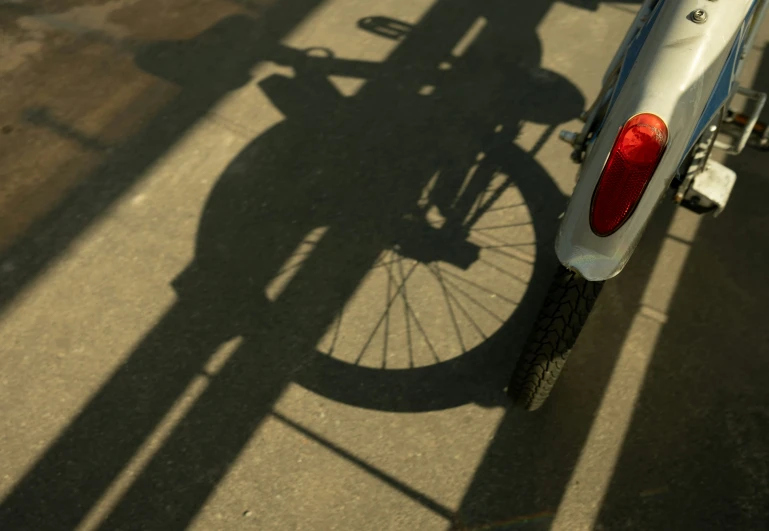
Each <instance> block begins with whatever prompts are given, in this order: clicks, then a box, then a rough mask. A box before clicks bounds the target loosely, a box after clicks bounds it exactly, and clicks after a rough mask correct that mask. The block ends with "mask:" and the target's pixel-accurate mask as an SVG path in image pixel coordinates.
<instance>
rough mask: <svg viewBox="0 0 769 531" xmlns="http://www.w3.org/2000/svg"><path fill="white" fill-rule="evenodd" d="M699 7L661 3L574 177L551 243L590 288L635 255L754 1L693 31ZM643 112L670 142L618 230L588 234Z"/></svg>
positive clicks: (713, 15)
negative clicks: (597, 202)
mask: <svg viewBox="0 0 769 531" xmlns="http://www.w3.org/2000/svg"><path fill="white" fill-rule="evenodd" d="M700 4H701V2H699V1H698V0H676V1H672V2H664V3H663V4H662V5H660V6H659V7H658V9H660V12H659V13H658V14H657V17H656V21H655V24H654V27H653V28H652V29H651V31H650V33H649V35H648V38H647V39H646V42H645V43H644V45H643V48H642V49H641V51H640V53H639V55H638V57H637V59H636V61H635V64H634V65H632V69H631V70H630V73H629V75H628V77H627V79H626V81H625V82H624V83H623V86H622V90H621V93H620V94H618V95H617V96H616V99H615V102H614V104H613V106H612V108H611V110H610V112H609V115H608V116H607V117H606V120H605V123H604V126H603V129H602V133H601V134H599V135H598V137H597V138H596V139H595V140H594V142H593V145H592V146H591V149H590V150H589V151H588V153H587V155H586V158H585V160H584V162H583V164H582V168H581V170H580V178H579V181H578V183H577V186H576V187H575V190H574V193H573V195H572V198H571V200H570V202H569V206H568V208H567V211H566V213H565V215H564V217H563V219H562V221H561V225H560V228H559V231H558V234H557V237H556V245H555V247H556V254H557V255H558V258H559V259H560V261H561V263H563V264H564V265H565V266H566V267H569V268H571V269H575V270H577V271H579V272H580V273H581V274H582V275H583V276H584V277H585V278H587V279H589V280H606V279H608V278H611V277H613V276H615V275H617V274H618V273H619V272H620V271H621V270H622V268H623V267H624V266H625V264H626V263H627V261H628V260H629V259H630V256H631V255H632V253H633V250H634V249H635V247H636V245H637V243H638V240H639V239H640V237H641V235H642V233H643V230H644V229H645V227H646V225H647V223H648V221H649V218H650V216H651V214H652V212H653V211H654V210H655V208H656V206H657V204H658V203H659V201H660V199H661V198H662V196H663V194H664V193H665V192H666V191H667V190H668V189H669V185H670V182H671V180H672V178H673V176H674V175H675V173H676V171H677V170H678V167H679V166H680V164H681V161H682V159H683V158H684V156H685V155H686V152H687V150H688V149H689V147H690V146H691V140H692V137H693V136H694V135H695V132H696V129H697V127H698V125H699V122H700V117H701V116H702V115H703V111H704V110H705V107H706V105H707V104H708V101H709V98H710V95H711V93H712V92H713V90H714V87H715V85H716V83H717V82H718V79H719V76H720V75H721V72H722V70H723V67H724V64H725V63H726V61H727V59H728V57H729V55H730V52H731V51H732V47H733V44H734V40H735V38H738V37H739V32H741V31H742V28H743V22H744V20H745V17H746V15H747V14H748V12H749V11H750V8H751V6H752V5H753V0H735V1H731V2H711V3H709V4H708V15H709V18H708V21H707V23H705V24H695V23H693V22H692V21H691V17H690V15H691V12H692V11H693V10H695V9H697V8H699V7H701V6H700ZM644 112H649V113H653V114H656V115H657V116H659V117H660V118H662V119H663V120H664V121H665V123H666V124H667V125H668V130H669V140H668V145H667V147H666V151H665V154H664V155H663V157H662V159H661V161H660V164H659V166H658V169H657V171H656V172H655V175H654V176H653V178H652V180H651V181H650V183H649V185H648V186H647V189H646V191H645V193H644V195H643V197H642V198H641V200H640V201H639V203H638V205H637V206H636V208H635V211H634V212H633V214H632V215H631V216H630V218H629V219H628V220H627V221H626V222H625V224H624V225H623V226H622V227H620V228H619V229H618V230H617V231H616V232H615V233H614V234H612V235H611V236H607V237H599V236H596V235H595V234H594V233H593V232H592V230H591V228H590V221H589V217H590V208H591V203H592V196H593V192H594V190H595V186H596V184H597V182H598V180H599V178H600V174H601V171H602V169H603V167H604V164H605V162H606V159H607V157H608V155H609V152H610V150H611V147H612V145H613V143H614V140H615V137H616V134H617V132H618V131H619V130H620V129H621V127H622V126H623V125H624V123H625V122H626V121H627V120H628V119H629V118H631V117H632V116H634V115H636V114H639V113H644Z"/></svg>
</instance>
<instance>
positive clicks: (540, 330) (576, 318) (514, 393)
mask: <svg viewBox="0 0 769 531" xmlns="http://www.w3.org/2000/svg"><path fill="white" fill-rule="evenodd" d="M602 287H603V282H590V281H588V280H585V279H584V278H582V277H581V276H580V275H579V274H577V273H574V272H572V271H569V270H568V269H566V268H565V267H563V266H559V267H558V271H557V272H556V274H555V277H554V278H553V282H552V284H551V285H550V289H549V290H548V293H547V298H546V299H545V303H544V304H543V305H542V308H541V309H540V311H539V315H538V316H537V322H536V323H535V324H534V328H533V329H532V332H531V334H530V335H529V338H528V340H527V341H526V344H525V345H524V348H523V354H522V355H521V357H520V358H519V359H518V363H517V365H516V367H515V371H514V372H513V376H512V378H511V380H510V385H509V387H508V391H507V392H508V394H509V395H510V397H511V398H512V399H513V400H514V401H515V403H516V404H517V405H519V406H521V407H523V408H524V409H526V410H528V411H534V410H535V409H538V408H539V407H540V406H541V405H542V404H543V403H544V402H545V399H546V398H547V397H548V395H550V391H551V390H552V389H553V385H555V381H556V379H557V378H558V375H559V374H560V373H561V370H562V369H563V366H564V364H565V363H566V359H567V358H568V356H569V352H571V348H572V347H573V346H574V342H575V341H576V340H577V337H578V336H579V333H580V331H581V330H582V327H583V326H584V325H585V322H586V321H587V317H588V315H589V314H590V310H592V309H593V305H594V304H595V301H596V300H597V299H598V294H599V293H600V292H601V288H602Z"/></svg>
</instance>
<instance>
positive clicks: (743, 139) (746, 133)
mask: <svg viewBox="0 0 769 531" xmlns="http://www.w3.org/2000/svg"><path fill="white" fill-rule="evenodd" d="M737 92H738V93H739V94H742V95H743V96H745V97H747V98H748V99H750V100H753V101H755V102H756V103H755V105H754V106H753V109H752V111H751V112H750V114H748V119H747V122H746V123H745V126H744V129H742V132H741V133H740V137H739V139H738V140H737V141H736V142H735V143H732V144H730V143H729V142H722V141H720V140H716V142H715V144H714V146H715V147H717V148H718V149H723V150H725V151H726V152H727V153H729V154H730V155H739V154H740V153H742V150H743V149H745V146H746V145H747V143H748V139H749V138H750V135H751V134H752V133H753V128H754V127H755V126H756V123H758V118H759V116H760V115H761V111H762V110H763V108H764V104H766V93H764V92H758V91H755V90H751V89H748V88H745V87H739V88H738V89H737Z"/></svg>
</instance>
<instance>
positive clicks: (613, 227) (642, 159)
mask: <svg viewBox="0 0 769 531" xmlns="http://www.w3.org/2000/svg"><path fill="white" fill-rule="evenodd" d="M667 141H668V128H667V126H666V125H665V122H663V121H662V119H661V118H660V117H658V116H655V115H654V114H648V113H645V114H638V115H636V116H634V117H633V118H631V119H630V120H628V121H627V123H625V125H624V126H623V127H622V130H620V132H619V135H617V140H615V142H614V146H613V147H612V149H611V152H610V153H609V158H608V159H607V161H606V165H604V168H603V171H602V172H601V177H600V179H599V180H598V184H597V185H596V187H595V193H594V194H593V204H592V205H591V210H590V228H591V229H592V230H593V232H594V233H595V234H597V235H598V236H609V235H610V234H613V233H614V232H615V231H617V229H619V228H620V227H621V226H622V225H623V224H624V223H625V221H627V219H628V218H629V217H630V215H631V214H632V213H633V210H635V207H636V206H637V205H638V202H639V201H640V200H641V196H642V195H643V193H644V190H646V186H647V185H648V184H649V181H650V180H651V178H652V176H653V175H654V172H655V171H656V169H657V165H658V164H659V162H660V159H661V158H662V153H663V152H664V151H665V146H666V145H667Z"/></svg>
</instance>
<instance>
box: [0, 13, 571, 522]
mask: <svg viewBox="0 0 769 531" xmlns="http://www.w3.org/2000/svg"><path fill="white" fill-rule="evenodd" d="M549 6H550V2H537V3H531V4H527V5H526V6H518V5H516V6H511V5H509V2H503V1H499V2H487V3H482V4H481V3H478V2H474V1H461V2H449V1H447V0H440V1H438V2H437V3H436V4H435V5H434V6H433V7H432V8H431V9H430V10H429V11H428V13H427V14H426V15H425V16H424V17H423V19H422V20H421V21H420V22H419V23H418V24H416V25H415V26H413V27H409V26H408V25H404V24H399V23H397V21H386V22H387V23H386V24H383V21H382V19H376V18H371V19H365V20H364V21H361V23H360V26H361V27H362V29H363V30H369V31H371V30H375V31H372V32H373V33H376V34H380V36H382V37H383V38H395V39H398V40H400V43H399V45H398V46H397V48H396V49H395V51H394V52H393V53H392V54H391V55H390V57H389V58H388V59H387V60H386V61H385V62H384V63H382V64H378V63H375V64H372V63H365V62H356V61H346V60H340V59H336V58H334V57H333V55H331V54H329V53H327V52H324V53H320V54H318V53H312V54H306V53H302V52H301V51H297V50H292V49H290V48H287V47H285V46H282V45H280V44H278V43H277V41H274V40H272V41H271V40H269V39H267V40H264V39H262V38H261V37H260V35H261V33H260V32H261V31H264V30H263V28H260V27H259V26H255V25H254V23H253V21H252V20H251V19H249V18H247V17H240V16H238V17H232V18H229V19H226V20H224V21H222V22H221V23H219V24H218V25H217V26H216V27H214V28H212V29H211V30H209V31H207V32H206V33H204V34H203V35H201V36H199V37H198V38H196V39H192V40H191V41H185V42H168V43H156V44H155V45H151V46H147V47H146V48H144V49H143V50H142V51H141V52H140V53H139V56H138V57H137V63H138V64H139V65H141V66H142V68H144V69H145V70H146V71H148V72H150V73H153V74H155V75H160V76H163V77H166V78H167V79H170V80H172V81H174V82H176V83H179V84H180V85H182V86H185V87H186V86H193V85H194V84H195V83H196V81H197V80H198V78H199V77H198V76H200V75H201V73H204V75H205V76H207V77H208V78H209V81H208V82H207V83H206V85H204V87H202V88H197V89H196V90H197V91H198V93H200V91H209V93H208V94H207V96H206V101H208V100H212V99H215V97H219V96H221V95H222V94H223V93H226V92H227V91H229V90H232V88H233V87H235V86H239V85H242V84H243V83H246V82H248V71H249V68H250V67H251V66H252V65H253V63H254V62H255V61H256V60H258V59H263V58H265V57H269V58H270V59H271V60H274V61H275V62H278V63H283V64H288V65H290V66H292V67H293V68H294V70H295V73H296V75H295V77H294V78H289V77H286V76H282V75H277V74H276V75H272V76H270V77H267V78H266V79H263V80H261V81H260V83H259V84H260V87H261V89H262V90H264V91H265V92H266V93H267V95H268V96H269V97H270V99H271V100H272V102H273V103H274V105H275V106H276V107H277V108H278V109H279V110H280V111H281V112H282V113H283V114H284V115H285V116H286V120H285V121H283V122H281V123H279V124H278V125H276V126H274V127H273V128H272V129H270V130H268V131H267V132H266V133H264V134H262V135H261V136H259V137H258V138H256V139H255V140H254V141H253V142H252V143H251V144H250V145H249V146H247V147H246V148H245V149H244V150H243V151H242V152H241V153H240V154H239V155H238V156H237V157H236V158H235V160H233V161H232V163H231V164H230V165H229V167H228V168H227V169H226V171H225V172H224V173H223V175H222V176H221V177H220V179H219V181H218V182H217V184H216V186H215V188H214V190H213V191H212V193H211V196H210V198H209V200H208V203H207V204H206V206H205V209H204V212H203V215H202V218H201V224H200V228H199V232H198V235H197V245H196V253H195V257H194V259H193V261H192V263H191V264H190V265H189V267H188V268H187V269H185V271H183V272H182V273H181V274H180V275H179V276H178V278H176V279H175V280H174V282H173V284H174V287H175V289H176V291H177V293H178V301H177V302H176V304H175V305H174V307H172V308H171V309H170V310H169V311H168V313H167V314H166V315H165V316H164V317H163V318H162V319H161V320H160V322H158V323H157V325H156V326H155V328H154V329H153V330H152V331H151V332H150V333H149V334H148V335H147V336H146V337H145V338H144V339H143V340H142V342H141V343H140V344H139V346H138V347H137V348H136V350H135V351H134V352H133V353H132V354H131V356H130V357H129V358H128V360H127V361H126V362H125V364H124V365H123V366H121V367H120V368H119V369H118V371H117V372H116V373H115V374H114V375H113V376H112V377H111V378H110V379H109V381H107V382H106V384H105V385H104V386H103V387H102V389H101V390H100V391H99V392H98V393H97V394H96V395H95V396H94V397H93V398H92V400H91V401H90V402H89V403H88V404H86V406H85V407H84V409H83V411H82V412H81V413H80V415H79V416H78V417H77V418H76V419H75V420H74V421H73V422H72V423H71V424H70V426H69V427H68V428H67V429H66V430H65V431H64V433H63V434H62V435H61V437H60V438H59V440H57V441H56V442H55V443H54V445H53V446H52V447H51V448H50V449H49V450H48V451H47V452H46V454H45V455H44V456H43V457H42V459H41V460H40V461H39V462H38V463H37V464H36V465H35V466H34V467H33V468H32V470H31V471H30V472H29V473H28V474H27V475H26V476H25V477H24V478H23V479H22V481H21V482H20V483H19V484H18V485H17V486H16V488H15V490H14V491H13V492H12V493H11V495H10V496H9V497H8V498H7V499H6V500H5V503H4V505H3V508H2V513H0V527H3V528H7V529H36V530H42V529H58V528H62V527H64V528H74V527H76V526H77V525H78V523H80V522H82V520H83V518H84V517H85V516H86V515H88V514H89V512H90V511H92V510H93V508H94V507H95V505H96V504H97V502H98V500H99V498H100V497H101V496H102V495H103V494H104V493H105V491H106V490H107V489H108V488H109V486H110V485H111V484H112V483H113V481H114V480H115V478H116V477H117V476H118V474H120V472H121V471H122V470H123V469H124V467H125V466H126V464H127V463H128V462H129V461H130V460H131V458H132V457H133V456H134V455H135V454H136V452H137V450H138V449H139V447H140V446H141V445H143V444H145V441H146V440H147V439H148V437H150V436H151V434H152V433H153V431H154V429H155V428H156V426H157V425H158V424H159V423H161V422H162V420H163V419H164V417H165V416H166V415H168V413H169V411H171V410H172V409H173V407H174V404H175V403H176V402H177V401H178V400H179V399H180V397H182V396H185V394H186V393H188V390H189V386H190V385H191V384H194V383H195V382H198V383H199V384H200V386H202V387H204V390H203V391H202V393H201V394H200V396H199V397H197V398H196V400H195V402H194V404H193V405H192V406H191V408H190V409H189V410H188V411H187V412H186V414H185V415H184V417H183V418H182V419H181V421H180V422H179V423H178V424H177V425H176V426H174V428H173V431H172V432H171V434H170V435H169V437H168V438H167V439H166V440H165V441H164V442H163V443H162V445H161V446H160V448H159V449H158V451H157V452H156V453H155V454H154V456H153V457H152V459H151V460H150V461H149V463H148V464H147V465H146V467H144V469H143V470H142V471H141V472H140V473H138V476H137V477H136V478H135V480H134V481H133V482H132V484H131V486H130V487H129V488H128V489H127V491H126V492H125V493H124V494H123V495H122V496H121V498H120V500H119V502H118V503H117V506H116V507H115V508H114V510H112V511H111V512H110V514H108V515H103V517H104V520H103V523H102V527H103V528H104V529H124V528H127V529H134V528H141V529H164V530H165V529H181V528H184V527H186V526H187V525H188V524H189V522H190V521H191V520H192V519H193V518H194V516H195V515H196V514H197V512H198V511H199V510H200V508H201V507H202V506H203V504H204V503H205V502H206V500H207V498H208V497H209V496H210V495H211V493H212V492H213V490H214V488H215V487H216V485H217V484H218V483H219V482H220V481H221V480H222V478H223V477H224V476H225V475H226V474H227V472H228V471H229V469H230V467H231V465H232V464H233V463H234V462H235V460H236V458H237V457H238V455H239V454H240V452H241V451H242V449H243V447H244V446H245V444H246V443H247V442H248V440H249V439H250V437H251V436H252V435H253V434H254V432H255V430H256V428H257V427H258V426H259V424H260V423H261V421H262V420H263V419H264V417H265V415H266V414H267V413H269V411H270V409H271V408H272V406H273V404H274V402H275V400H276V399H277V398H278V397H279V396H280V394H281V392H282V391H283V389H284V388H285V386H286V384H288V383H289V382H298V383H299V384H301V385H303V386H305V387H306V388H308V389H311V390H313V391H315V392H318V393H320V394H323V395H324V396H327V397H329V398H332V399H335V400H339V401H343V402H345V403H349V404H354V405H357V406H361V407H368V408H375V409H384V410H391V411H424V410H434V409H441V408H448V407H453V406H456V405H460V404H465V403H468V402H473V401H475V402H479V403H482V404H487V405H495V404H499V403H500V402H499V400H500V399H501V397H502V393H501V389H502V386H503V385H504V383H505V382H506V380H507V375H508V374H509V371H510V369H511V366H512V362H513V361H514V360H513V359H512V358H513V357H514V356H510V350H511V348H513V347H514V346H515V345H517V344H519V343H520V341H522V339H523V335H524V334H525V332H526V331H527V329H528V326H529V325H530V323H531V320H532V319H533V317H534V315H533V314H534V312H535V311H536V309H537V307H538V305H539V301H540V300H541V296H542V294H543V291H544V289H546V283H547V280H548V279H549V276H550V273H551V271H552V267H553V261H552V258H553V257H552V251H551V250H550V249H551V247H552V236H553V231H554V229H555V222H556V221H557V215H558V213H559V212H560V210H561V209H562V208H563V205H564V198H563V196H562V194H561V193H560V192H559V191H558V189H557V188H556V187H555V185H554V183H553V182H552V180H551V179H550V178H549V176H548V175H547V173H546V172H545V171H544V170H543V169H542V168H541V167H540V166H539V165H538V164H537V163H536V162H535V161H534V160H533V158H532V155H531V154H530V153H527V152H525V151H523V150H522V149H520V148H519V147H517V146H516V145H515V144H514V143H513V141H514V140H515V138H516V136H517V134H518V131H519V128H520V123H521V121H522V120H530V121H536V122H539V123H545V124H548V125H554V124H557V123H559V122H562V121H565V120H567V119H570V118H571V117H573V116H575V115H577V114H578V112H579V111H580V110H581V109H582V108H583V104H584V102H583V99H582V96H581V95H580V94H579V92H578V91H577V90H576V89H575V88H574V87H573V86H572V85H571V84H570V83H568V82H567V81H566V80H564V79H563V78H561V77H559V76H557V75H556V74H554V73H552V72H548V71H545V70H543V69H541V68H539V66H538V65H539V60H540V47H539V43H538V40H537V37H536V35H535V34H534V32H533V31H532V29H533V28H535V27H536V25H537V23H538V22H539V20H540V19H541V17H542V16H543V15H544V13H545V12H546V11H547V10H548V8H549ZM478 20H483V21H485V25H484V26H483V28H482V30H481V31H480V33H479V34H478V35H477V36H476V37H475V40H474V41H473V42H472V44H470V46H469V47H468V48H467V50H466V51H465V52H464V54H463V55H461V57H457V56H454V55H452V54H451V50H452V49H453V47H454V46H455V45H456V43H457V42H458V41H459V40H460V39H461V38H462V36H463V35H465V33H466V32H467V31H468V28H470V27H471V26H472V25H473V24H474V23H475V22H476V21H478ZM351 23H353V24H354V23H355V21H351ZM381 34H383V35H381ZM236 48H237V49H238V50H246V52H244V54H243V55H239V54H233V53H232V50H233V49H236ZM444 63H449V64H450V68H448V69H442V68H440V65H441V64H444ZM331 74H347V75H356V76H361V77H365V78H366V79H367V80H368V81H367V82H366V83H365V84H364V86H363V87H362V88H361V89H360V90H359V92H358V93H357V94H356V95H354V96H352V97H343V96H342V95H341V94H340V93H339V92H338V91H337V89H336V88H335V87H334V85H332V84H331V82H330V81H329V80H328V77H327V76H328V75H331ZM425 86H429V87H433V89H432V90H430V91H427V92H425V91H423V90H422V89H423V87H425ZM197 110H200V109H199V108H197ZM479 153H482V154H484V158H483V161H482V162H481V163H480V164H477V163H478V154H479ZM474 167H475V168H477V170H476V171H475V173H470V170H471V168H474ZM499 171H503V172H504V173H505V174H507V175H508V176H509V178H510V179H511V181H512V182H514V184H515V186H517V187H518V188H519V189H520V190H521V193H522V195H523V197H524V198H525V201H526V203H527V205H528V207H529V210H530V212H531V215H532V223H533V226H534V228H533V231H534V233H535V235H536V245H537V261H536V263H535V264H534V273H533V276H532V278H531V281H530V283H531V285H530V286H529V288H528V289H527V290H526V291H525V295H524V297H523V299H522V300H521V301H520V304H519V306H518V309H517V310H516V312H515V313H514V318H513V319H511V320H509V321H508V322H507V323H506V324H505V325H504V326H503V327H502V328H501V329H499V331H498V332H497V333H496V334H494V337H492V338H490V339H489V340H488V341H486V342H484V343H482V344H481V345H480V346H478V347H476V348H474V349H470V350H469V351H468V352H466V353H464V354H463V355H461V356H459V357H456V358H454V359H451V360H449V361H445V362H441V363H436V364H432V365H429V366H425V367H419V368H414V369H408V370H392V371H391V370H379V369H375V368H370V367H362V366H357V365H355V364H351V363H348V362H344V361H340V360H338V359H336V358H334V357H333V356H324V355H322V354H320V353H319V352H318V351H317V343H318V341H319V339H320V338H321V337H322V336H323V335H324V334H325V333H326V332H327V331H328V330H329V329H330V328H331V327H332V325H333V323H334V319H335V317H336V316H338V315H340V314H341V313H342V311H343V309H344V307H345V304H346V303H347V302H348V301H349V300H350V299H351V297H352V296H353V294H354V293H355V291H356V289H357V288H358V286H359V285H360V283H361V282H362V280H363V279H364V278H365V276H366V275H367V273H368V272H369V271H370V270H371V268H372V267H374V266H375V265H377V264H378V263H379V262H378V261H379V260H380V257H381V255H382V252H383V251H386V250H388V249H401V250H403V253H404V254H405V255H406V256H409V257H410V258H411V259H412V260H414V261H416V262H417V263H424V264H430V263H433V262H436V261H441V262H445V263H449V264H452V265H453V266H455V267H456V268H457V269H459V270H461V269H463V268H466V267H469V266H470V265H471V264H473V263H474V262H476V261H477V257H476V255H474V254H473V253H474V250H473V247H472V245H471V244H470V243H468V240H467V233H466V232H463V227H462V223H463V220H466V219H467V218H468V216H471V213H472V212H473V210H472V209H473V208H474V205H477V204H478V197H479V195H480V194H482V193H484V192H485V191H486V190H487V189H488V186H489V179H491V178H492V177H493V175H495V174H496V173H497V172H499ZM436 174H437V175H439V177H438V181H437V184H435V186H434V187H433V188H432V192H431V195H430V198H429V205H430V206H432V207H435V208H437V209H439V210H440V211H441V212H442V213H443V214H444V216H445V218H446V224H445V226H444V227H445V228H440V229H431V228H429V227H426V225H425V215H426V214H425V209H424V207H422V206H420V205H419V200H420V198H421V197H422V196H423V193H424V190H425V189H426V188H428V184H429V183H430V181H431V179H433V178H434V176H435V175H436ZM468 175H470V176H471V177H469V178H468ZM489 208H494V207H493V206H489ZM438 234H439V235H438ZM300 245H308V246H309V247H310V248H311V252H308V253H307V254H306V256H304V257H303V261H302V263H301V266H299V267H293V266H289V267H293V269H292V274H293V276H292V278H291V279H290V281H288V283H287V284H286V285H284V286H282V287H281V289H280V290H278V292H277V293H270V292H269V291H270V290H269V289H268V287H269V286H271V285H273V281H274V280H275V278H276V274H278V272H280V271H282V270H283V269H284V268H285V267H286V264H287V263H288V262H289V259H291V257H292V256H294V252H295V250H296V249H297V247H298V246H300ZM499 245H500V247H503V246H504V245H505V244H504V243H500V244H499ZM392 271H394V270H392ZM397 274H401V275H403V274H404V273H403V272H399V273H397ZM406 274H407V273H406ZM404 300H405V297H404ZM416 323H418V321H416ZM415 333H416V332H415ZM234 338H240V339H239V342H238V343H237V346H236V347H235V348H234V351H233V352H230V353H229V354H228V355H227V357H226V359H224V360H219V361H217V362H216V363H213V362H212V356H213V357H214V358H217V356H216V355H214V354H215V353H216V352H217V351H219V350H220V348H221V346H222V345H224V344H225V343H227V342H229V341H230V340H232V339H234ZM511 345H512V347H511ZM217 359H219V358H217Z"/></svg>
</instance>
